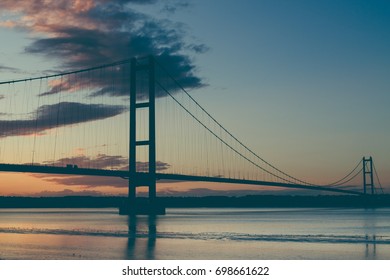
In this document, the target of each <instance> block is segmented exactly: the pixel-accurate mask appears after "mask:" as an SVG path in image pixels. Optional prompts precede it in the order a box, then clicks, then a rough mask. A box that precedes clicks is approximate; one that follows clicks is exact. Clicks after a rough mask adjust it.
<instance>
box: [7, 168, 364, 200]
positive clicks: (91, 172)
mask: <svg viewBox="0 0 390 280" xmlns="http://www.w3.org/2000/svg"><path fill="white" fill-rule="evenodd" d="M0 171H6V172H25V173H44V174H66V175H87V176H105V177H120V178H126V179H127V178H128V177H129V171H127V170H104V169H91V168H79V167H77V166H67V167H58V166H46V165H23V164H0ZM137 175H138V176H139V179H138V184H137V185H139V186H142V185H144V184H146V183H147V182H148V180H150V178H149V177H148V174H147V173H138V174H137ZM156 180H174V181H195V182H216V183H230V184H245V185H257V186H271V187H283V188H293V189H308V190H317V191H328V192H336V193H346V194H354V195H362V194H363V193H361V192H357V191H351V190H344V189H337V188H334V187H323V186H310V185H300V184H292V183H282V182H267V181H256V180H246V179H232V178H221V177H205V176H192V175H177V174H165V173H157V174H156Z"/></svg>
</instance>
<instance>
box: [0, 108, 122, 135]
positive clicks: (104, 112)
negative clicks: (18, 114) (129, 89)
mask: <svg viewBox="0 0 390 280" xmlns="http://www.w3.org/2000/svg"><path fill="white" fill-rule="evenodd" d="M125 110H126V108H125V107H123V106H116V105H102V104H83V103H77V102H60V103H58V104H53V105H44V106H41V107H39V108H38V109H37V110H36V111H35V112H33V113H32V114H31V115H32V116H33V117H32V118H30V119H27V120H0V127H1V128H2V129H1V131H0V137H7V136H16V135H30V134H33V133H42V132H43V131H45V130H48V129H51V128H55V127H58V126H67V125H72V124H78V123H83V122H89V121H93V120H100V119H106V118H109V117H113V116H116V115H119V114H121V113H122V112H124V111H125Z"/></svg>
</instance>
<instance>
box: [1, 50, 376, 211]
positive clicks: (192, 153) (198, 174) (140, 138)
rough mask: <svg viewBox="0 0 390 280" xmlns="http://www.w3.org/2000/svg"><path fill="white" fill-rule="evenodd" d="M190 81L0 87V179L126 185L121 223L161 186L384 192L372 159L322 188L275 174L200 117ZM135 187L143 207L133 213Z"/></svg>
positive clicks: (97, 76) (50, 79)
mask: <svg viewBox="0 0 390 280" xmlns="http://www.w3.org/2000/svg"><path fill="white" fill-rule="evenodd" d="M189 79H191V78H190V77H187V76H186V75H185V73H179V74H176V76H174V75H172V74H170V72H169V63H167V65H163V63H161V62H160V61H159V58H158V57H157V58H154V57H152V56H149V57H143V58H132V59H129V60H124V61H119V62H115V63H111V64H107V65H101V66H97V67H92V68H86V69H81V70H77V71H70V72H64V73H58V74H53V75H47V76H42V77H37V78H29V79H19V80H13V81H5V82H0V106H1V108H2V111H1V112H2V113H0V162H2V163H0V171H4V172H26V173H43V174H64V175H85V176H107V177H120V178H124V179H126V180H127V182H128V183H127V184H128V199H127V200H126V202H125V203H124V205H123V207H122V208H121V213H123V214H128V213H140V212H148V213H163V212H164V211H165V210H164V208H163V207H162V206H161V205H159V203H158V198H157V190H156V182H157V181H159V180H161V181H166V180H169V181H170V180H173V181H199V182H216V183H231V184H245V185H254V186H269V187H283V188H294V189H306V190H313V191H327V192H334V193H344V194H352V195H365V194H375V193H377V192H378V191H382V192H383V190H382V188H381V186H380V181H379V178H378V174H377V173H376V169H375V166H374V164H373V160H372V157H369V158H366V157H363V159H362V160H360V161H359V163H358V164H357V165H356V166H355V167H354V168H353V169H352V171H350V172H347V173H346V175H345V176H342V178H341V179H339V180H336V181H334V182H331V183H329V184H325V185H324V184H315V183H310V182H306V181H304V180H301V179H298V178H296V177H295V176H292V175H290V174H288V173H286V172H284V171H282V170H281V169H279V168H277V167H276V166H275V165H274V164H271V163H269V161H267V160H265V159H263V158H262V157H260V156H259V155H258V154H257V153H255V152H254V151H253V150H251V149H250V148H249V147H248V146H246V145H245V144H243V142H242V141H240V140H239V139H238V138H237V137H235V136H234V135H233V134H232V133H231V132H230V131H229V130H227V129H226V128H225V127H224V126H223V125H221V124H220V123H219V122H218V121H217V120H216V119H215V118H214V117H213V116H212V115H211V114H210V113H208V112H207V111H206V110H205V109H204V107H202V106H201V105H200V104H199V103H198V102H197V101H196V100H195V99H194V98H193V97H192V96H191V95H190V94H189V93H188V91H187V90H185V86H186V84H188V83H189ZM359 175H360V176H359ZM374 175H375V179H376V182H377V184H375V183H374ZM361 179H362V180H361ZM360 180H361V181H360ZM358 181H360V182H358ZM376 185H379V188H376ZM142 186H144V187H147V188H148V192H149V204H148V205H142V206H139V205H137V199H136V196H137V192H136V189H137V187H142Z"/></svg>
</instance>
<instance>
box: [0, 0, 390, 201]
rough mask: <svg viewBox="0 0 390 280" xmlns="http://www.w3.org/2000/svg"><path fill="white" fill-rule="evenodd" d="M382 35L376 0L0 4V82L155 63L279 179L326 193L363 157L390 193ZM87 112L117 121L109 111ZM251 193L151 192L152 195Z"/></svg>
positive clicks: (37, 191) (16, 177)
mask: <svg viewBox="0 0 390 280" xmlns="http://www.w3.org/2000/svg"><path fill="white" fill-rule="evenodd" d="M389 30H390V2H389V1H387V0H372V1H363V0H348V1H347V0H345V1H340V0H338V1H336V0H319V1H310V0H296V1H289V0H243V1H237V0H212V1H206V0H196V1H195V0H192V1H191V0H188V1H179V0H167V1H163V0H144V1H143V0H127V1H123V0H48V1H40V0H31V1H15V0H2V1H0V36H1V38H2V40H1V41H2V44H1V47H0V81H7V80H14V79H20V78H24V77H37V76H41V75H46V74H52V73H55V72H58V71H68V70H75V69H80V68H85V67H91V66H96V65H100V64H105V63H110V62H113V61H118V60H122V59H127V58H130V57H133V56H143V55H149V54H161V61H162V62H167V63H168V62H169V64H167V65H166V67H167V68H168V69H169V71H170V73H171V74H172V75H173V76H175V77H181V80H180V81H181V82H182V83H183V86H185V87H186V89H187V90H188V91H189V92H190V93H191V95H192V96H193V97H194V98H195V99H196V100H197V101H198V102H199V103H200V104H202V106H203V107H204V108H205V109H206V110H207V111H208V112H210V113H211V114H212V115H213V116H214V117H215V118H216V119H217V120H218V121H219V122H220V123H221V124H223V125H224V126H225V127H226V128H227V129H228V130H229V131H231V132H232V133H233V134H234V135H236V136H237V138H239V139H240V140H241V141H242V142H244V143H245V144H246V145H247V146H249V147H250V148H251V149H252V150H253V151H255V152H256V153H257V154H259V155H260V156H261V157H263V158H265V159H266V160H267V161H269V162H271V163H272V164H274V165H276V166H277V167H278V168H280V169H281V170H283V171H285V172H287V173H289V174H293V175H294V176H295V177H298V178H300V179H302V180H305V181H314V182H317V183H318V184H327V183H329V182H332V181H335V180H337V179H339V178H341V177H343V176H344V175H346V174H347V173H348V172H349V171H350V170H351V169H352V168H353V167H354V166H355V165H356V164H357V163H358V162H359V161H360V160H361V158H362V157H363V156H372V157H373V159H374V164H375V166H376V169H377V171H378V174H379V177H380V179H381V183H382V186H383V187H384V189H385V191H386V192H389V191H390V146H389V145H390V144H389V143H390V124H389V120H390V110H389V105H390V82H389V78H390V54H389V50H390V32H389ZM183 73H184V74H183ZM181 75H182V76H181ZM49 90H50V89H48V91H47V92H49ZM105 98H106V97H105ZM107 98H108V97H107ZM1 99H3V97H2V96H0V100H1ZM71 101H72V100H68V102H69V103H67V104H68V105H70V104H71ZM34 102H35V101H34ZM48 104H49V103H48ZM23 106H24V105H23ZM26 106H27V105H26ZM46 109H47V111H45V112H44V113H45V114H48V113H50V110H49V109H50V107H46ZM73 109H74V108H73ZM98 109H99V110H100V109H101V110H103V111H102V112H103V113H104V114H106V117H108V116H114V117H117V116H118V115H119V114H120V113H122V112H123V111H124V109H123V108H121V107H120V103H115V102H112V103H110V104H108V105H107V107H105V108H98ZM10 110H12V108H10ZM69 110H72V108H70V109H69ZM78 110H83V108H78ZM0 113H4V112H0ZM14 113H15V112H14ZM41 113H42V112H41ZM37 116H38V112H37ZM44 116H46V115H44V114H43V113H42V115H41V116H40V117H41V119H42V118H44ZM125 117H126V115H125ZM90 120H93V119H92V118H91V119H90ZM42 129H48V127H45V128H42ZM74 130H75V129H74ZM113 131H114V129H113ZM122 132H123V131H122ZM6 133H7V131H2V132H1V131H0V137H1V138H0V146H1V145H2V144H1V142H2V141H3V143H5V142H4V141H9V140H6V139H7V138H9V136H10V135H11V134H8V135H7V136H6ZM8 133H11V132H8ZM12 133H14V132H12ZM74 133H76V132H75V131H74ZM110 135H114V134H110ZM7 143H8V142H7ZM3 145H4V144H3ZM1 147H3V146H1ZM13 149H17V148H15V147H13ZM10 151H12V150H10ZM1 152H2V154H0V158H1V160H7V159H6V157H7V156H5V154H4V153H5V152H4V151H1ZM78 156H79V160H80V161H81V160H84V159H85V157H84V158H83V157H82V156H85V154H78ZM49 160H52V159H51V158H48V159H47V161H49ZM99 160H100V162H104V160H105V158H102V157H101V158H100V159H99ZM117 160H118V161H119V162H120V161H121V160H122V159H120V158H119V159H117ZM254 189H256V188H254V187H248V186H229V185H211V184H209V183H191V182H180V183H162V184H159V185H158V190H159V192H160V195H181V194H184V195H210V194H222V195H224V194H227V195H243V194H249V193H254V191H253V190H254ZM257 189H258V188H257ZM261 189H262V190H263V191H262V193H272V192H274V193H276V192H275V191H278V193H283V192H281V190H280V189H275V190H270V189H269V188H261ZM126 192H127V184H126V181H125V180H123V179H114V180H113V179H110V178H85V177H67V176H54V175H50V176H49V175H44V174H39V175H37V174H35V175H31V174H15V173H14V174H12V173H2V174H1V183H0V195H43V196H46V195H102V194H104V195H116V194H126ZM284 193H302V192H300V191H294V192H293V191H291V190H289V191H288V192H284Z"/></svg>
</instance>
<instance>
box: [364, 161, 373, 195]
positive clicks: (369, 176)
mask: <svg viewBox="0 0 390 280" xmlns="http://www.w3.org/2000/svg"><path fill="white" fill-rule="evenodd" d="M372 168H373V167H372V157H369V158H367V159H366V157H363V192H364V194H367V188H371V194H374V175H373V169H372Z"/></svg>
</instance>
